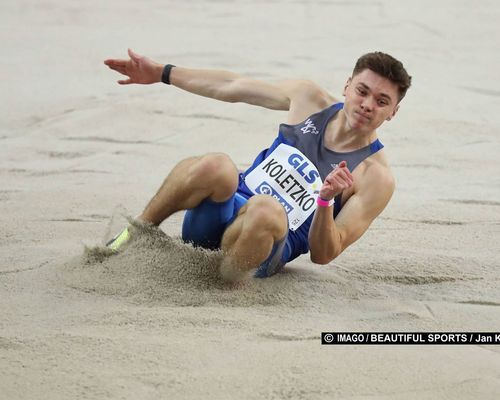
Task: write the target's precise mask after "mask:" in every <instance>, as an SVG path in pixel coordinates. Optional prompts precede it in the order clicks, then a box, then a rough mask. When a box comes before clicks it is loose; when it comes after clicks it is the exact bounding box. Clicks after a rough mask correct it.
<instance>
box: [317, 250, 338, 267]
mask: <svg viewBox="0 0 500 400" xmlns="http://www.w3.org/2000/svg"><path fill="white" fill-rule="evenodd" d="M337 256H338V254H335V253H334V252H332V253H322V254H318V253H315V252H311V261H312V262H313V263H314V264H319V265H326V264H329V263H331V262H332V261H333V260H334V259H335V258H336V257H337Z"/></svg>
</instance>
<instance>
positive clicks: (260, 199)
mask: <svg viewBox="0 0 500 400" xmlns="http://www.w3.org/2000/svg"><path fill="white" fill-rule="evenodd" d="M245 213H246V214H247V215H246V217H247V221H248V223H249V224H251V225H253V226H252V228H255V229H266V230H269V231H271V233H272V234H273V236H274V237H275V238H276V239H279V238H281V237H283V236H284V235H285V234H286V232H287V230H288V224H287V215H286V212H285V210H284V209H283V206H282V205H281V204H280V203H279V202H278V201H277V200H276V199H274V198H272V197H271V196H268V195H256V196H253V197H252V198H250V200H248V203H247V208H246V211H245Z"/></svg>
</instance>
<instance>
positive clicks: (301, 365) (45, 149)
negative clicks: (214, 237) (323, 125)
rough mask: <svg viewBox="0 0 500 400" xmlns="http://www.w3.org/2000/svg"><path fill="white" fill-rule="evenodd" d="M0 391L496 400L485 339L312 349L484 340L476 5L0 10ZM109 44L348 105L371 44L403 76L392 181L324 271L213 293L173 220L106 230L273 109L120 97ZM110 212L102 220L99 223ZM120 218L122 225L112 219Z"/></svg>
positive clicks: (498, 148) (484, 162) (232, 144)
mask: <svg viewBox="0 0 500 400" xmlns="http://www.w3.org/2000/svg"><path fill="white" fill-rule="evenodd" d="M0 10H1V12H0V23H1V26H2V27H3V30H2V33H1V35H2V39H3V40H2V43H3V44H4V55H5V56H4V57H3V58H2V61H0V65H1V71H2V75H3V76H4V79H3V80H2V81H1V82H0V98H1V100H2V105H3V107H2V109H1V110H0V122H1V124H0V144H1V146H0V207H1V210H2V213H1V215H0V224H1V227H2V228H1V229H0V300H1V301H0V371H1V372H0V398H2V399H4V398H5V399H9V400H17V399H23V400H24V399H68V398H70V399H158V398H166V399H200V398H203V399H235V398H239V399H352V400H354V399H385V400H389V399H390V400H393V399H419V400H420V399H445V398H453V399H497V398H499V395H500V375H499V372H498V371H499V370H500V349H499V347H498V346H491V345H482V344H478V345H467V346H451V345H449V346H359V345H357V346H356V345H345V346H321V344H320V336H321V332H324V331H339V332H342V331H397V332H414V331H450V332H453V331H457V332H462V331H496V332H499V331H500V322H499V321H500V290H499V288H500V279H499V277H498V271H499V264H500V251H499V246H498V238H499V236H500V235H499V234H500V201H499V199H500V182H499V180H498V170H499V166H500V165H499V161H498V154H499V152H500V141H499V139H498V130H499V128H500V117H499V113H498V109H499V107H500V88H499V87H498V84H497V69H498V68H497V65H498V53H499V52H498V43H497V42H498V40H497V38H498V36H499V34H500V32H499V30H500V28H499V27H498V17H499V13H500V6H498V5H497V4H496V3H492V2H486V1H484V2H480V3H478V4H465V3H463V4H458V3H456V2H452V1H448V0H444V1H439V2H435V1H434V2H423V3H422V2H418V3H407V2H391V1H381V2H343V1H340V2H336V1H333V2H306V1H295V2H291V1H274V2H245V1H236V2H222V1H220V2H208V1H192V2H185V3H178V2H143V3H137V2H135V3H134V2H125V3H124V2H120V3H118V2H113V1H111V2H107V3H106V4H105V5H102V4H100V3H99V4H98V3H95V4H85V5H76V4H73V5H71V4H66V3H63V2H51V3H46V4H43V5H39V4H35V2H31V1H18V2H11V3H6V4H2V5H1V6H0ZM127 47H131V48H134V49H136V50H137V51H139V52H141V53H143V54H147V55H149V56H151V57H152V58H154V59H157V60H159V61H162V62H165V63H167V62H169V63H174V64H177V65H185V66H192V67H200V68H222V69H228V70H232V71H235V72H238V73H241V74H245V75H248V76H251V77H254V78H260V79H265V80H270V81H273V80H278V79H282V78H308V79H312V80H314V81H316V82H318V83H319V84H321V85H322V86H325V87H326V88H328V89H329V90H331V92H332V93H333V94H336V95H339V94H341V92H342V88H343V85H344V83H345V80H346V78H347V77H348V76H349V74H350V72H351V68H352V63H353V62H354V60H355V59H356V58H357V57H358V56H359V55H361V54H363V53H364V52H367V51H371V50H383V51H387V52H389V53H392V54H394V55H395V56H397V57H398V58H400V59H401V60H403V61H404V62H405V65H406V66H407V68H408V70H409V71H410V73H411V74H412V75H413V77H414V85H413V87H412V88H411V89H410V92H409V93H408V95H407V98H405V100H404V102H403V103H402V107H401V110H400V112H399V113H398V115H397V117H396V118H395V119H394V120H393V121H391V122H390V123H389V124H387V125H385V126H383V129H381V130H380V138H381V141H382V142H383V143H384V144H385V146H386V151H387V154H388V157H389V159H390V160H391V165H392V169H393V172H394V174H395V176H396V179H397V189H396V192H395V195H394V197H393V199H392V201H391V203H390V205H389V207H388V208H387V209H386V210H385V211H384V213H383V214H382V215H381V216H380V218H378V219H377V220H376V222H375V223H374V224H373V225H372V227H371V228H370V230H369V231H368V233H367V234H366V235H365V236H364V237H363V238H362V239H361V240H360V241H359V242H358V243H356V244H355V245H354V246H353V247H352V248H349V249H348V250H347V251H346V252H345V253H343V254H342V255H341V257H339V258H338V259H336V260H335V261H334V262H332V263H331V264H330V265H326V266H318V265H314V264H312V263H311V262H310V261H309V259H308V257H307V256H305V257H301V258H299V259H297V260H296V261H294V262H293V263H291V264H290V265H289V266H287V267H286V269H285V271H284V272H283V273H281V274H279V275H277V276H275V277H272V278H270V279H267V280H255V279H254V280H249V281H248V282H246V283H245V284H243V285H238V286H228V285H226V284H224V283H223V282H221V281H220V280H219V278H218V276H217V274H216V270H217V266H218V264H219V263H220V257H221V255H220V254H219V253H217V252H210V251H204V250H200V249H195V248H193V247H191V246H190V245H188V244H184V243H182V242H181V241H180V240H179V239H178V237H179V234H180V224H181V221H182V213H179V214H175V215H174V216H173V217H172V218H171V219H169V220H167V221H166V222H165V223H164V224H162V226H161V227H160V230H159V229H155V228H151V227H144V226H137V227H136V229H137V231H136V235H135V238H134V240H133V241H132V242H130V244H129V245H127V247H126V248H125V249H124V251H123V252H121V253H119V254H112V253H110V252H107V251H106V250H105V249H103V247H102V243H103V241H105V239H106V238H108V237H109V235H110V234H113V233H116V231H117V230H118V229H120V228H121V227H123V225H124V224H126V223H127V220H126V219H125V218H122V217H121V215H137V213H138V212H140V211H141V210H142V208H143V207H144V205H145V203H146V202H147V200H148V199H149V198H150V197H151V196H152V195H153V194H154V192H155V190H156V189H157V187H158V185H159V184H160V182H161V181H162V180H163V178H164V177H165V175H166V173H167V172H168V171H169V170H170V169H171V168H172V167H173V166H174V165H175V164H176V163H177V162H178V161H179V160H181V159H183V158H185V157H187V156H190V155H194V154H202V153H206V152H210V151H221V150H222V151H224V152H226V153H228V154H229V155H230V156H231V157H232V158H233V159H234V160H235V162H236V163H237V166H238V167H239V168H245V167H247V166H248V165H249V164H250V163H251V162H252V160H253V157H254V156H255V155H256V154H257V153H258V152H259V151H260V150H262V148H264V147H265V146H268V145H269V143H270V142H271V141H272V139H273V138H274V135H275V134H276V132H277V127H278V124H279V123H280V122H283V120H284V113H282V112H274V111H269V110H264V109H259V108H254V107H250V106H248V105H242V104H226V103H218V102H215V101H211V100H209V99H205V98H200V97H196V96H193V95H189V94H185V93H182V92H180V91H179V90H175V88H172V87H166V86H165V85H154V86H142V87H126V88H125V87H120V86H118V85H117V84H116V82H115V81H116V80H117V79H119V78H118V76H117V75H115V74H113V73H112V72H111V71H109V70H108V69H107V68H105V67H104V65H103V64H102V62H103V60H104V59H106V58H109V57H122V56H123V55H124V54H125V51H126V49H127ZM117 209H120V211H119V212H117V211H116V210H117ZM117 215H118V217H117Z"/></svg>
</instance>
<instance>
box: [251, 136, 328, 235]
mask: <svg viewBox="0 0 500 400" xmlns="http://www.w3.org/2000/svg"><path fill="white" fill-rule="evenodd" d="M322 183H323V182H322V180H321V177H320V174H319V172H318V170H317V169H316V167H315V166H314V164H313V163H312V162H311V161H309V160H308V158H307V157H306V156H305V155H304V154H303V153H302V152H300V151H299V150H297V149H296V148H295V147H292V146H289V145H287V144H284V143H281V144H280V145H279V146H278V147H276V149H274V151H273V152H272V153H271V154H269V155H268V156H267V158H266V159H264V160H263V161H262V162H261V163H260V164H259V165H258V166H257V167H255V168H254V169H253V170H252V171H251V172H250V173H249V174H248V175H246V177H245V184H246V185H247V186H248V188H249V189H250V190H251V191H252V193H254V194H266V195H270V196H272V197H273V198H275V199H276V200H278V201H279V202H280V204H281V205H282V206H283V208H284V209H285V211H286V213H287V216H288V222H289V226H290V230H292V231H295V230H296V229H297V228H299V227H300V226H301V225H302V224H303V223H304V222H305V221H306V220H307V218H308V217H309V216H310V215H311V214H312V213H313V212H314V210H316V198H317V197H318V193H319V190H320V188H321V185H322Z"/></svg>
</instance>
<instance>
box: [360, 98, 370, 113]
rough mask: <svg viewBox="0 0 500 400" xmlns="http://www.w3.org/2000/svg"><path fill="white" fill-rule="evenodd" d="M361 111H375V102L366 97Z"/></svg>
mask: <svg viewBox="0 0 500 400" xmlns="http://www.w3.org/2000/svg"><path fill="white" fill-rule="evenodd" d="M361 109H362V110H363V111H364V112H370V111H372V110H373V100H372V99H371V98H369V97H365V98H364V99H363V101H362V102H361Z"/></svg>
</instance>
